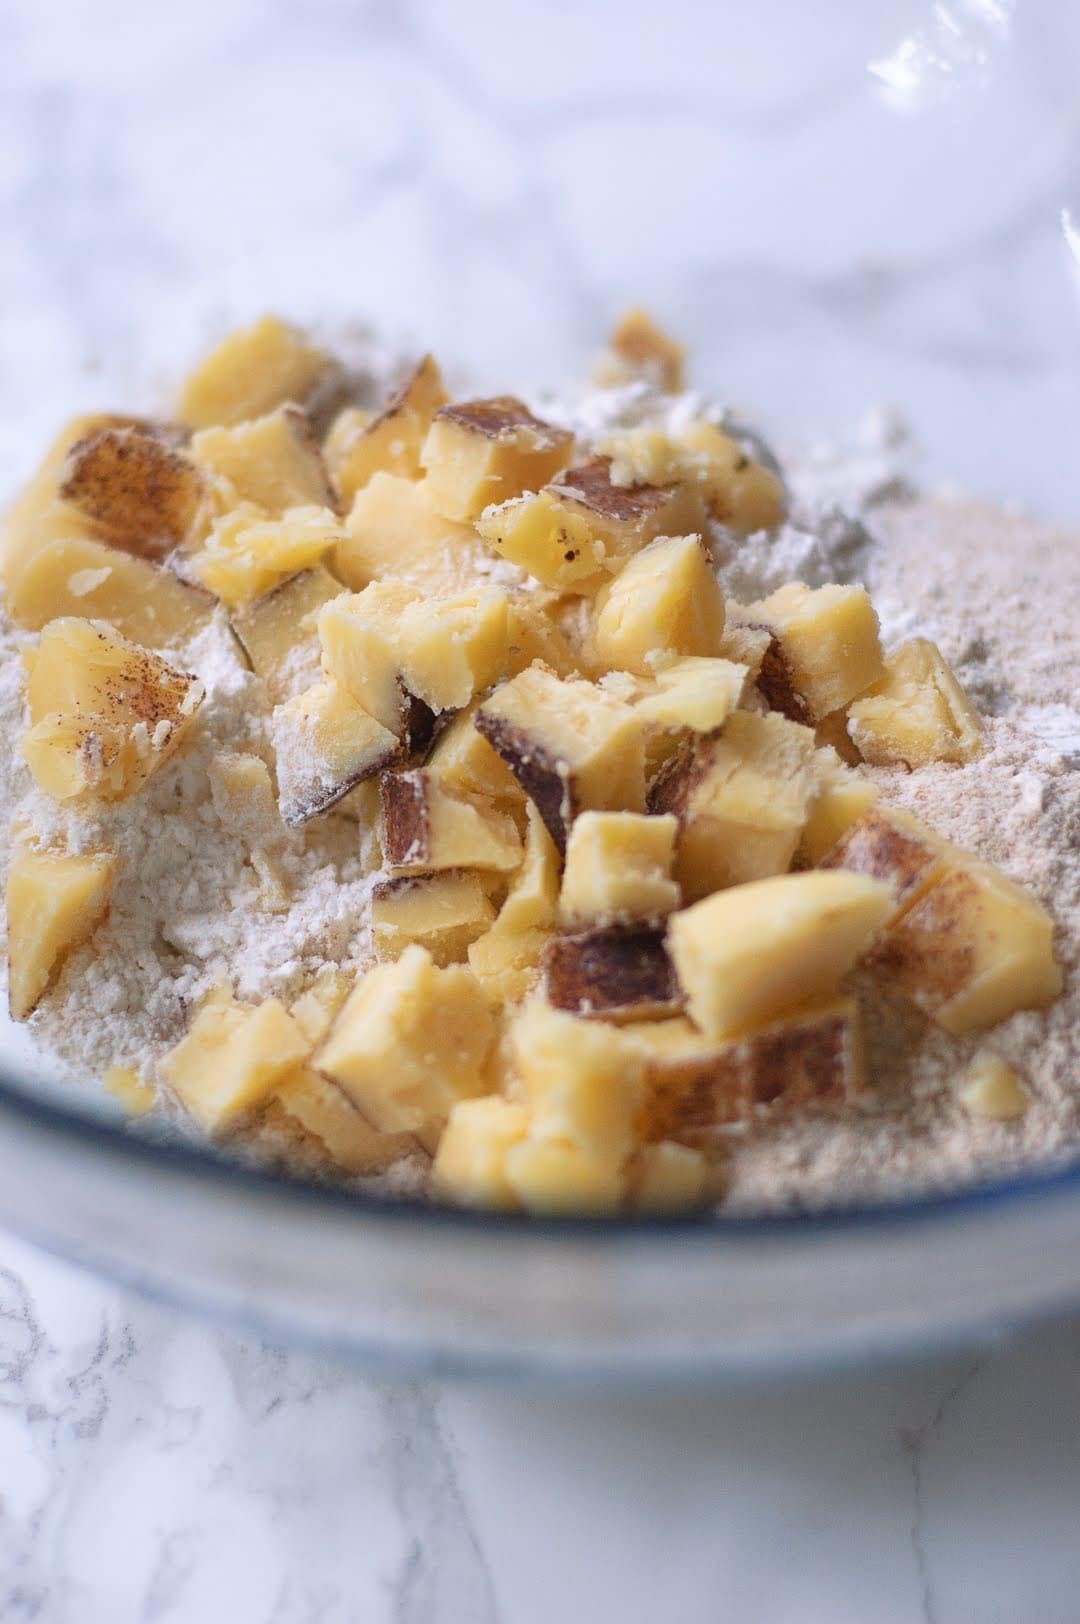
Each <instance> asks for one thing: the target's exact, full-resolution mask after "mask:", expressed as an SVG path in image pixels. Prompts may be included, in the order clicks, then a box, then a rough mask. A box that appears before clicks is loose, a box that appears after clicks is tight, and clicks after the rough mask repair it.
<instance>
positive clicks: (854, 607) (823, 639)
mask: <svg viewBox="0 0 1080 1624" xmlns="http://www.w3.org/2000/svg"><path fill="white" fill-rule="evenodd" d="M746 613H747V615H748V616H750V617H752V618H753V619H754V620H760V621H762V622H763V624H765V625H766V626H768V627H769V628H770V629H771V630H772V631H773V632H774V633H775V635H776V637H777V638H778V639H779V641H780V645H781V648H782V650H783V654H784V658H785V660H786V662H787V665H788V668H789V670H790V672H791V676H792V680H793V683H794V686H795V688H796V690H797V692H798V693H799V694H800V695H801V697H802V698H803V699H804V700H805V702H806V704H807V706H808V707H809V711H810V715H811V717H812V718H814V719H815V720H817V719H820V718H821V717H823V716H827V715H828V714H829V712H830V711H834V710H838V709H839V708H840V707H841V706H842V705H846V704H848V702H849V701H850V700H852V699H854V698H855V696H856V695H857V694H861V693H865V692H866V690H867V689H868V688H869V687H870V686H871V684H873V683H875V682H877V681H878V680H879V678H880V677H881V675H882V672H883V670H884V664H883V661H882V654H881V639H880V636H879V632H878V618H877V615H876V614H875V612H874V606H873V604H872V603H871V602H870V598H869V595H868V594H867V592H866V590H865V588H864V587H861V586H821V587H817V588H811V587H808V586H803V585H802V584H801V582H798V581H790V582H788V584H787V585H786V586H782V587H780V588H779V590H778V591H776V592H774V593H773V594H772V596H771V597H768V598H763V599H762V601H761V602H760V603H756V604H750V605H748V606H747V609H746Z"/></svg>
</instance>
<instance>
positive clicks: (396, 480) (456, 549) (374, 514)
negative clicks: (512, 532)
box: [334, 469, 482, 591]
mask: <svg viewBox="0 0 1080 1624" xmlns="http://www.w3.org/2000/svg"><path fill="white" fill-rule="evenodd" d="M427 483H428V482H427V480H426V479H421V480H413V479H407V478H405V477H404V476H403V475H401V474H388V473H384V472H383V471H382V470H381V469H380V470H379V471H378V472H377V473H375V474H372V476H371V478H370V479H369V480H368V482H367V484H366V485H364V486H363V487H362V488H361V489H360V490H359V491H357V493H356V497H355V499H354V501H353V505H352V508H351V509H350V511H349V516H348V518H347V519H346V521H345V533H344V536H343V537H342V539H341V541H340V542H339V543H338V547H337V551H336V553H335V555H334V561H335V568H336V570H337V573H338V574H339V575H340V576H341V578H342V580H343V581H346V582H347V583H348V585H349V586H351V587H353V588H355V589H357V590H358V589H359V588H360V587H364V586H367V584H368V582H369V581H381V580H384V579H385V578H386V577H387V576H396V577H399V578H401V579H404V580H408V581H412V582H414V583H415V584H417V585H420V586H423V587H425V588H426V589H428V590H431V591H455V590H456V589H457V588H458V587H460V586H463V585H464V584H465V583H466V581H467V579H468V577H469V575H470V574H471V570H472V563H473V560H474V558H475V557H476V555H477V554H478V553H480V552H481V551H482V548H481V547H480V545H479V543H478V541H477V537H476V532H475V530H474V529H473V527H472V525H470V524H458V523H457V522H456V521H455V520H453V519H448V518H446V517H445V516H444V515H443V514H441V513H439V512H438V511H437V510H436V509H435V507H433V505H432V502H431V497H430V493H429V491H428V489H427Z"/></svg>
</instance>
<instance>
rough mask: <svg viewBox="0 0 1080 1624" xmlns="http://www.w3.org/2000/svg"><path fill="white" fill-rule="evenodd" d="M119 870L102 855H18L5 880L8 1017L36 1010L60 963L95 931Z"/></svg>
mask: <svg viewBox="0 0 1080 1624" xmlns="http://www.w3.org/2000/svg"><path fill="white" fill-rule="evenodd" d="M117 870H118V864H117V862H116V859H115V858H113V857H110V856H107V855H104V854H90V853H87V854H86V855H84V856H75V855H68V854H66V853H61V852H49V851H42V852H34V851H21V852H18V853H17V854H16V855H15V856H14V858H13V859H12V863H11V869H10V872H9V874H8V882H7V931H8V1002H9V1006H10V1009H11V1018H12V1020H15V1021H24V1020H25V1019H26V1017H27V1016H28V1015H30V1014H32V1012H33V1011H34V1009H36V1007H37V1005H38V1004H39V1003H40V1001H41V999H42V998H43V997H44V995H45V993H46V991H47V990H48V988H49V985H50V983H51V982H52V981H54V980H55V978H56V976H57V975H58V974H59V972H60V970H61V968H62V966H63V963H64V960H65V959H66V958H67V957H68V955H69V954H70V953H71V952H72V951H73V949H75V948H76V947H79V946H80V945H81V944H82V943H83V942H85V941H86V940H87V938H88V937H89V936H90V935H91V934H92V933H93V932H94V931H95V930H96V929H97V927H98V925H100V924H101V922H102V920H103V919H104V918H105V916H106V914H107V912H108V908H109V897H110V894H111V892H112V888H113V882H114V881H115V878H116V874H117Z"/></svg>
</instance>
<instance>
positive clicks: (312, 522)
mask: <svg viewBox="0 0 1080 1624" xmlns="http://www.w3.org/2000/svg"><path fill="white" fill-rule="evenodd" d="M341 536H342V527H341V521H340V520H339V519H338V517H337V515H336V514H335V513H333V512H332V511H331V510H330V509H329V508H327V507H297V508H290V510H289V511H288V512H287V513H285V514H283V515H282V516H281V518H278V519H270V518H267V517H266V515H265V514H264V513H263V511H262V509H261V508H257V507H256V506H255V505H254V503H251V502H242V503H241V504H240V506H239V507H237V508H234V509H233V510H232V511H231V512H229V513H226V514H224V515H223V516H222V517H221V518H220V519H217V520H216V521H215V522H214V524H213V525H212V526H211V528H210V531H209V534H208V535H207V537H206V540H205V541H204V543H203V545H202V547H201V548H200V550H199V551H198V552H197V553H194V554H193V555H192V557H191V560H190V566H189V567H190V569H191V571H192V573H193V575H194V576H195V577H196V579H198V580H199V581H201V582H202V584H203V586H205V587H208V588H209V590H210V591H211V592H214V593H216V594H217V596H218V597H219V598H220V599H221V601H222V603H224V604H226V605H227V606H228V607H229V608H230V609H238V608H243V607H244V606H246V605H247V604H250V603H252V602H253V601H254V600H255V599H256V598H258V597H259V596H260V595H261V594H262V593H264V592H268V591H269V590H270V589H271V587H274V586H277V585H278V584H279V582H281V581H284V580H285V579H286V577H287V576H290V575H295V574H296V573H297V572H298V571H300V570H307V569H310V568H311V566H312V565H313V564H317V563H318V562H319V560H320V559H321V558H323V557H324V556H325V555H326V554H327V553H328V552H329V551H330V550H331V549H332V548H334V547H336V546H337V545H338V543H339V542H340V540H341Z"/></svg>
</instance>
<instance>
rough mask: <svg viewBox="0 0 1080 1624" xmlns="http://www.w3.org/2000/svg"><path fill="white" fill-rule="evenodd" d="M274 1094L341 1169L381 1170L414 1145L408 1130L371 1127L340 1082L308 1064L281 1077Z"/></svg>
mask: <svg viewBox="0 0 1080 1624" xmlns="http://www.w3.org/2000/svg"><path fill="white" fill-rule="evenodd" d="M273 1100H274V1103H275V1104H276V1105H277V1106H278V1107H279V1108H280V1109H281V1110H282V1111H284V1113H285V1115H286V1116H287V1117H289V1118H291V1120H292V1121H293V1122H296V1123H297V1124H299V1126H300V1127H301V1128H302V1129H303V1131H304V1132H305V1133H307V1134H311V1135H312V1137H313V1138H315V1139H316V1140H317V1141H318V1142H319V1144H320V1145H321V1146H322V1148H323V1150H324V1151H325V1153H326V1156H327V1158H328V1159H329V1160H330V1161H331V1162H332V1163H333V1164H334V1166H335V1167H336V1168H337V1169H338V1170H339V1171H340V1172H342V1173H348V1174H350V1175H353V1176H357V1175H360V1174H370V1173H380V1172H382V1171H383V1170H384V1169H385V1168H387V1167H391V1166H393V1164H394V1162H397V1161H400V1160H401V1158H402V1157H403V1156H408V1155H410V1154H411V1153H414V1152H415V1151H416V1142H415V1140H413V1139H412V1138H411V1136H410V1135H408V1134H400V1133H399V1134H393V1133H381V1132H380V1131H379V1129H378V1128H374V1127H372V1125H371V1123H370V1122H368V1120H367V1118H366V1117H363V1116H361V1114H360V1112H359V1111H358V1110H357V1109H356V1107H355V1105H353V1103H352V1101H351V1100H350V1099H349V1098H348V1097H347V1096H346V1095H345V1093H344V1092H343V1091H342V1090H341V1089H340V1088H339V1087H338V1086H337V1084H336V1083H332V1082H331V1081H330V1080H329V1078H327V1077H324V1076H323V1075H322V1073H321V1072H317V1071H316V1070H315V1069H314V1067H312V1066H310V1065H301V1066H297V1067H296V1068H295V1070H293V1071H291V1072H290V1073H289V1074H288V1076H287V1077H286V1078H285V1079H284V1081H282V1082H280V1083H278V1085H277V1087H276V1088H275V1090H274V1094H273Z"/></svg>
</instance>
